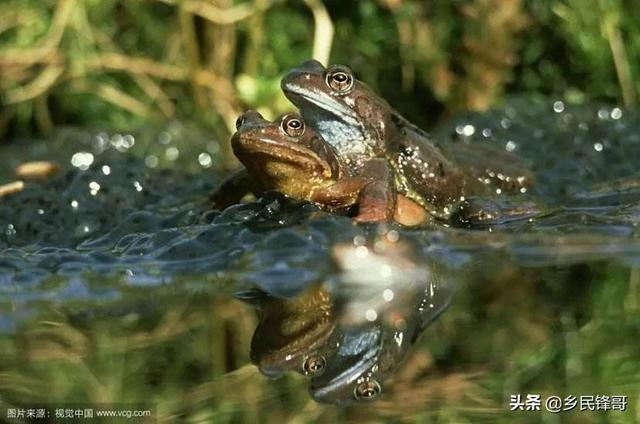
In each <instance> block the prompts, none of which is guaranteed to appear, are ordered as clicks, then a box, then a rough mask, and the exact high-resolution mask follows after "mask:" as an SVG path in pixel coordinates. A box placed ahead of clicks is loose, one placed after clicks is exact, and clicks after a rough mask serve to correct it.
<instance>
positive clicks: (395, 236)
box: [386, 230, 400, 243]
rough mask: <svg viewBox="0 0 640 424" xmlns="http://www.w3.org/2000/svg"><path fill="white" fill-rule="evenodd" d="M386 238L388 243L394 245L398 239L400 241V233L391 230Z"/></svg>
mask: <svg viewBox="0 0 640 424" xmlns="http://www.w3.org/2000/svg"><path fill="white" fill-rule="evenodd" d="M386 237H387V240H388V241H390V242H391V243H395V242H397V241H398V239H400V233H398V232H397V231H396V230H391V231H389V232H388V233H387V235H386Z"/></svg>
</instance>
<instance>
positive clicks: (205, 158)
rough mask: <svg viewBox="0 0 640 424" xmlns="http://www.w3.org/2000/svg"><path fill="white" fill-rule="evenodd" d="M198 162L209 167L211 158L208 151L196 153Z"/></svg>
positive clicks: (211, 161) (204, 166)
mask: <svg viewBox="0 0 640 424" xmlns="http://www.w3.org/2000/svg"><path fill="white" fill-rule="evenodd" d="M198 163H199V164H200V166H202V167H203V168H211V165H212V163H213V160H212V159H211V155H210V154H209V153H200V154H199V155H198Z"/></svg>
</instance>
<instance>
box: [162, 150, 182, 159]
mask: <svg viewBox="0 0 640 424" xmlns="http://www.w3.org/2000/svg"><path fill="white" fill-rule="evenodd" d="M164 155H165V156H166V157H167V159H169V160H171V161H174V160H176V159H178V158H179V157H180V150H178V148H177V147H169V148H168V149H167V150H166V151H165V152H164Z"/></svg>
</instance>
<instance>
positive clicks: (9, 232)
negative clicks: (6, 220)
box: [4, 224, 16, 236]
mask: <svg viewBox="0 0 640 424" xmlns="http://www.w3.org/2000/svg"><path fill="white" fill-rule="evenodd" d="M4 233H5V234H6V235H7V236H15V235H16V227H14V226H13V224H9V225H7V229H6V230H5V231H4Z"/></svg>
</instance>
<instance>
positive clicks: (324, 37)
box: [304, 0, 334, 65]
mask: <svg viewBox="0 0 640 424" xmlns="http://www.w3.org/2000/svg"><path fill="white" fill-rule="evenodd" d="M304 2H305V3H306V4H307V6H309V8H310V9H311V13H312V14H313V21H314V23H315V29H314V34H313V58H314V59H316V60H319V61H320V62H321V63H324V64H325V65H327V64H328V63H329V58H330V57H331V45H332V44H333V33H334V28H333V22H332V21H331V16H329V12H327V9H326V8H325V7H324V4H323V3H322V1H321V0H304Z"/></svg>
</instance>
